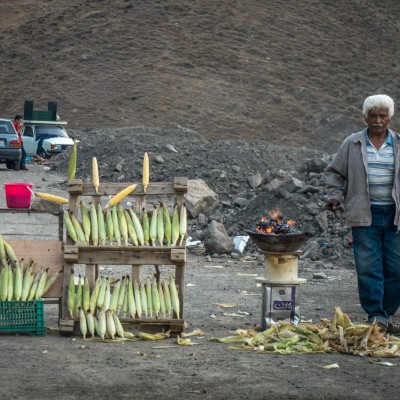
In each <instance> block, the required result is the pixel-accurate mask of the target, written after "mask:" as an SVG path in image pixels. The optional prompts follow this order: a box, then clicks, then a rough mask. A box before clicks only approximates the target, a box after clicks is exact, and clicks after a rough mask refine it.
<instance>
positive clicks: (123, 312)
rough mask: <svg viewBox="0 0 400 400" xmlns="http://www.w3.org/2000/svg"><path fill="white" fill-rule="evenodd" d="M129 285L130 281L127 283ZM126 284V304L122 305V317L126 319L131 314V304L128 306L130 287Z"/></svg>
mask: <svg viewBox="0 0 400 400" xmlns="http://www.w3.org/2000/svg"><path fill="white" fill-rule="evenodd" d="M127 283H128V281H127ZM127 283H126V284H125V285H126V286H125V294H124V304H123V305H122V315H123V316H124V317H126V316H127V315H128V313H129V304H128V285H127Z"/></svg>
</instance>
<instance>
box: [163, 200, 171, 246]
mask: <svg viewBox="0 0 400 400" xmlns="http://www.w3.org/2000/svg"><path fill="white" fill-rule="evenodd" d="M162 211H163V219H164V235H165V239H166V240H167V246H168V247H169V246H171V239H172V224H171V217H170V216H169V212H168V207H167V205H166V203H163V208H162Z"/></svg>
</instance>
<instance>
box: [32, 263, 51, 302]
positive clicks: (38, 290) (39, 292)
mask: <svg viewBox="0 0 400 400" xmlns="http://www.w3.org/2000/svg"><path fill="white" fill-rule="evenodd" d="M48 271H49V268H46V269H45V270H44V271H43V272H42V274H41V275H40V279H39V282H38V286H37V288H36V293H35V300H39V299H40V298H41V297H42V296H43V293H44V288H45V287H46V282H47V273H48Z"/></svg>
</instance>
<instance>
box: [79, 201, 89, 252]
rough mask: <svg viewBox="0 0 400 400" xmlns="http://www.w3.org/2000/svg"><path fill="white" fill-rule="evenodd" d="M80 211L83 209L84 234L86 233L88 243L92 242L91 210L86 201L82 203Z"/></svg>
mask: <svg viewBox="0 0 400 400" xmlns="http://www.w3.org/2000/svg"><path fill="white" fill-rule="evenodd" d="M80 209H81V219H82V227H83V232H85V240H86V243H87V244H89V242H90V225H91V224H90V214H89V209H88V207H87V205H86V203H85V202H84V201H82V200H81V201H80Z"/></svg>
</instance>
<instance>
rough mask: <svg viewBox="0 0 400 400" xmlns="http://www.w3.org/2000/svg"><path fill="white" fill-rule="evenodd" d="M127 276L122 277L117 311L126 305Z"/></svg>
mask: <svg viewBox="0 0 400 400" xmlns="http://www.w3.org/2000/svg"><path fill="white" fill-rule="evenodd" d="M126 282H127V281H126V278H125V276H123V277H122V281H121V287H120V289H119V293H118V299H117V313H118V314H119V312H120V311H121V308H122V306H123V305H124V298H125V291H126Z"/></svg>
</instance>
